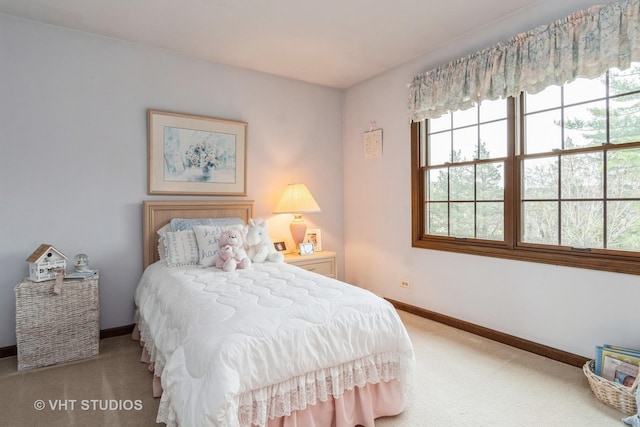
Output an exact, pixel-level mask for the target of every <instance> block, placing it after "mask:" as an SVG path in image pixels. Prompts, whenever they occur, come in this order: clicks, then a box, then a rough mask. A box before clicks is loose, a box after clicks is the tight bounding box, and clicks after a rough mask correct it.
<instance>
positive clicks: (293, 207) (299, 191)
mask: <svg viewBox="0 0 640 427" xmlns="http://www.w3.org/2000/svg"><path fill="white" fill-rule="evenodd" d="M310 212H320V206H318V204H317V203H316V201H315V199H314V198H313V196H312V195H311V192H310V191H309V189H308V188H307V186H306V185H304V184H298V183H295V182H294V183H292V184H289V185H287V188H285V190H284V193H283V194H282V197H281V198H280V202H278V205H277V206H276V208H275V209H274V211H273V213H292V214H293V221H292V222H291V225H289V229H290V230H291V236H292V237H293V242H294V244H295V247H296V248H298V247H299V245H300V243H302V241H303V240H304V236H305V234H306V232H307V224H305V223H304V220H303V219H302V214H303V213H310Z"/></svg>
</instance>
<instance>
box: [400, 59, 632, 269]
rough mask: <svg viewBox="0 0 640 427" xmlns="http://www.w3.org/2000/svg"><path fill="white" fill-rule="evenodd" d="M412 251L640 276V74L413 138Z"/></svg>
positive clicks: (466, 114)
mask: <svg viewBox="0 0 640 427" xmlns="http://www.w3.org/2000/svg"><path fill="white" fill-rule="evenodd" d="M412 146H413V149H412V153H413V159H412V166H413V190H412V191H413V233H414V239H413V240H414V246H416V247H424V248H431V249H438V250H450V251H456V252H464V253H472V254H481V255H488V256H498V257H506V258H513V259H521V260H527V261H536V262H546V263H553V264H562V265H570V266H577V267H586V268H595V269H602V270H611V271H620V272H627V273H634V274H640V63H634V64H633V65H632V67H631V68H630V69H628V70H625V71H619V70H616V69H612V70H610V71H609V72H607V73H605V74H604V75H603V76H601V77H599V78H595V79H591V80H587V79H577V80H575V81H574V82H571V83H568V84H565V85H564V86H562V87H559V86H550V87H548V88H546V89H545V90H543V91H541V92H539V93H537V94H533V95H531V94H527V93H523V94H521V96H519V97H518V98H509V99H506V100H504V99H503V100H497V101H484V102H482V103H481V104H480V105H479V106H474V107H473V108H470V109H468V110H464V111H455V112H452V113H448V114H445V115H443V116H441V117H439V118H437V119H431V120H424V121H422V122H419V123H414V124H413V127H412Z"/></svg>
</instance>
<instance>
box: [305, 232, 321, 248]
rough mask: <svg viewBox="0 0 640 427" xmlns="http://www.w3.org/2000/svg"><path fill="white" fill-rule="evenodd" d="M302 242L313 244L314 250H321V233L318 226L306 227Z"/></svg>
mask: <svg viewBox="0 0 640 427" xmlns="http://www.w3.org/2000/svg"><path fill="white" fill-rule="evenodd" d="M304 242H305V243H311V244H313V249H314V251H316V252H320V251H321V250H322V235H321V232H320V229H319V228H307V233H306V234H305V235H304Z"/></svg>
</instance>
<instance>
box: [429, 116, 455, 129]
mask: <svg viewBox="0 0 640 427" xmlns="http://www.w3.org/2000/svg"><path fill="white" fill-rule="evenodd" d="M447 129H451V113H446V114H444V115H442V116H440V117H438V118H437V119H430V120H429V132H430V133H434V132H440V131H443V130H447Z"/></svg>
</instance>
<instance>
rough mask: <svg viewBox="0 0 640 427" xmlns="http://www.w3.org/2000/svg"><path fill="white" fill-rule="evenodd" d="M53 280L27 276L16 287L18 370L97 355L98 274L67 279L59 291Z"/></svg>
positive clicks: (98, 330)
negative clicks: (84, 277)
mask: <svg viewBox="0 0 640 427" xmlns="http://www.w3.org/2000/svg"><path fill="white" fill-rule="evenodd" d="M54 284H55V281H54V280H49V281H46V282H39V283H35V282H31V281H29V280H24V281H22V282H21V283H20V284H19V285H18V286H16V288H15V294H16V341H17V347H18V370H19V371H20V370H24V369H32V368H38V367H41V366H48V365H54V364H56V363H62V362H71V361H74V360H80V359H85V358H87V357H91V356H97V355H98V351H99V348H98V347H99V340H100V305H99V302H98V276H97V274H96V275H95V276H94V277H92V278H89V279H85V280H65V281H64V285H63V287H62V291H61V292H60V294H59V295H56V294H54V293H53V286H54Z"/></svg>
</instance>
